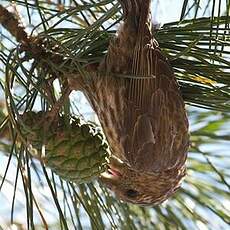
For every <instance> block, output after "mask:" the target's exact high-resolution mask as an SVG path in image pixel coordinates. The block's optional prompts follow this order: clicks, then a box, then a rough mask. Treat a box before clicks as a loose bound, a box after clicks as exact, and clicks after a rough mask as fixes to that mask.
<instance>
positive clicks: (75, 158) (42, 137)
mask: <svg viewBox="0 0 230 230" xmlns="http://www.w3.org/2000/svg"><path fill="white" fill-rule="evenodd" d="M45 116H46V115H45V113H42V112H39V113H34V112H27V113H26V114H25V115H23V122H24V125H23V128H22V129H21V132H22V134H23V136H25V137H26V141H27V143H29V144H31V145H32V146H33V148H35V149H36V150H37V151H38V152H41V149H42V146H43V149H44V146H45V157H44V158H43V159H44V162H45V163H46V165H47V166H48V167H50V168H51V169H52V171H54V172H55V173H56V174H57V175H59V176H61V177H62V178H63V179H65V180H68V181H72V182H75V183H85V182H89V181H91V180H92V179H94V178H95V177H97V176H99V175H100V174H101V173H102V172H104V171H105V170H106V167H107V164H108V159H109V153H108V145H107V144H106V143H105V140H104V137H103V135H102V134H101V133H100V132H98V130H97V128H96V127H95V126H94V125H92V124H81V122H80V120H79V119H74V118H73V119H71V120H70V121H68V123H69V124H66V121H65V120H64V118H62V117H60V118H59V119H58V120H56V121H55V122H53V123H52V124H48V121H49V119H44V118H45ZM47 127H48V128H47Z"/></svg>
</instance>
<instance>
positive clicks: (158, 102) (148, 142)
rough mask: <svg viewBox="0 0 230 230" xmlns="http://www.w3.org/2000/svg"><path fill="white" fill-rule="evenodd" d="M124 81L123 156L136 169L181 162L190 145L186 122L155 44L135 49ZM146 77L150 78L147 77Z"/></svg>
mask: <svg viewBox="0 0 230 230" xmlns="http://www.w3.org/2000/svg"><path fill="white" fill-rule="evenodd" d="M138 54H139V55H138V58H139V60H138V62H139V65H138V68H139V69H137V68H136V69H135V71H133V72H134V74H136V75H140V74H142V75H143V76H145V77H143V79H132V80H130V81H126V82H127V92H126V107H125V113H124V114H125V117H124V120H123V135H122V136H123V137H124V138H123V139H122V140H121V141H122V146H124V154H125V158H126V159H127V161H128V162H129V164H130V165H131V166H132V167H134V168H135V169H136V170H139V171H140V170H142V171H143V172H157V171H162V170H168V169H171V168H173V167H176V166H178V167H179V166H181V165H182V164H184V162H185V159H186V154H187V148H188V145H189V137H188V121H187V116H186V112H185V108H184V102H183V99H182V97H181V94H180V91H179V88H178V85H177V82H176V79H175V76H174V74H173V71H172V68H171V67H170V65H169V63H168V62H167V60H166V58H165V57H163V56H162V55H161V51H160V50H159V48H158V47H156V46H148V47H147V48H146V47H145V50H141V51H139V52H138ZM148 77H149V78H148Z"/></svg>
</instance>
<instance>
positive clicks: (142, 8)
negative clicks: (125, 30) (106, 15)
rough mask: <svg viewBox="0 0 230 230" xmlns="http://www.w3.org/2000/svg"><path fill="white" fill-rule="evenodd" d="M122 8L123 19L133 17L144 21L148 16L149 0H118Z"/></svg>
mask: <svg viewBox="0 0 230 230" xmlns="http://www.w3.org/2000/svg"><path fill="white" fill-rule="evenodd" d="M118 1H119V2H120V4H121V7H122V9H123V15H124V19H127V18H130V17H135V18H139V20H141V21H144V22H146V21H147V20H148V17H149V11H150V3H151V0H118Z"/></svg>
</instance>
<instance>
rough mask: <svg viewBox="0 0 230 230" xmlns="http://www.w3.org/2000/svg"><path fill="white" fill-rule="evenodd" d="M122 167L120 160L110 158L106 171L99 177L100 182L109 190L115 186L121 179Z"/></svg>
mask: <svg viewBox="0 0 230 230" xmlns="http://www.w3.org/2000/svg"><path fill="white" fill-rule="evenodd" d="M123 167H124V163H123V162H122V161H121V160H120V159H118V158H116V157H114V156H112V157H111V159H110V163H109V165H108V169H107V171H105V172H104V173H102V174H101V175H100V179H101V181H102V182H103V183H105V184H106V185H108V187H109V188H110V187H112V186H113V185H117V184H118V183H119V181H120V179H121V177H122V168H123Z"/></svg>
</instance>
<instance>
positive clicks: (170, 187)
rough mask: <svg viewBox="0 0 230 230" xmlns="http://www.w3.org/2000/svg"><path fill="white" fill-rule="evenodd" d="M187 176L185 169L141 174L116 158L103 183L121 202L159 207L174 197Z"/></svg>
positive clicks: (104, 176)
mask: <svg viewBox="0 0 230 230" xmlns="http://www.w3.org/2000/svg"><path fill="white" fill-rule="evenodd" d="M184 176H185V168H182V169H179V170H176V171H175V170H174V171H172V172H171V171H169V170H168V171H166V172H163V173H151V174H150V173H149V174H146V173H141V172H137V171H135V170H133V169H132V168H131V167H130V166H129V165H128V164H126V163H124V162H122V161H120V160H119V159H118V158H116V157H112V158H111V162H110V164H109V167H108V170H107V171H106V172H104V173H102V174H101V177H100V179H101V181H102V182H103V183H104V184H105V185H106V186H107V187H108V188H109V189H110V190H112V191H113V192H114V193H115V195H116V196H117V197H118V198H120V199H121V200H123V201H125V202H128V203H133V204H138V205H141V206H153V205H158V204H160V203H162V202H163V201H165V200H166V199H167V198H169V197H170V196H171V195H173V194H174V193H175V192H176V190H177V189H178V188H179V187H180V182H181V180H182V178H183V177H184Z"/></svg>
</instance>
